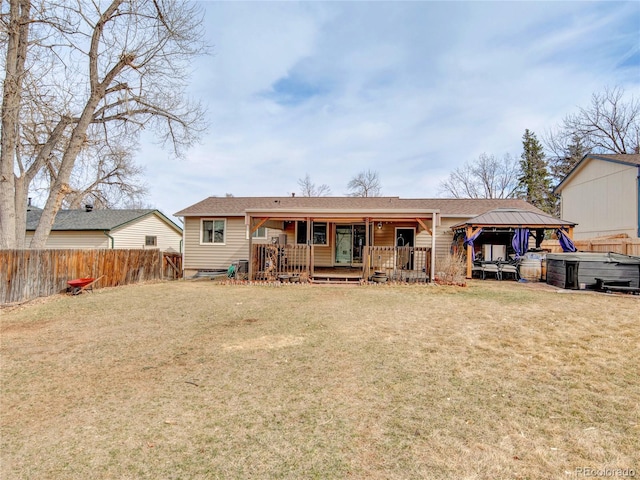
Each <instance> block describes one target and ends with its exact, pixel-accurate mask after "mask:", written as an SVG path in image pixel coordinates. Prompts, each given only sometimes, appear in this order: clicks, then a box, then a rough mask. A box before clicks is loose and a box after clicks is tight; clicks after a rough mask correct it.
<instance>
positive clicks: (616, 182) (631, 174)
mask: <svg viewBox="0 0 640 480" xmlns="http://www.w3.org/2000/svg"><path fill="white" fill-rule="evenodd" d="M637 175H638V167H634V166H629V165H623V164H620V163H615V162H607V161H594V160H591V161H588V162H586V163H585V165H584V166H583V167H582V168H581V169H580V170H579V171H577V172H575V173H574V176H573V178H571V180H570V182H569V184H568V185H566V186H565V187H564V188H563V190H562V215H561V216H562V218H566V219H569V220H571V221H572V222H576V223H577V224H578V225H576V227H575V229H574V238H575V239H576V240H580V239H585V238H593V237H599V236H606V235H616V234H621V233H625V234H627V235H629V236H630V237H637V235H638V232H637V228H638V226H637V222H638V200H637V199H638V192H637V189H638V186H637V182H638V180H637Z"/></svg>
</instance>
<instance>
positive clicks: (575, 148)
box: [549, 134, 589, 185]
mask: <svg viewBox="0 0 640 480" xmlns="http://www.w3.org/2000/svg"><path fill="white" fill-rule="evenodd" d="M553 153H555V154H556V155H555V156H551V157H550V158H549V171H550V174H551V178H552V181H553V182H554V184H555V185H558V184H559V183H560V182H561V181H562V180H564V177H566V176H567V175H568V174H569V172H570V171H571V170H572V169H573V167H575V166H576V165H577V164H578V162H579V161H580V160H582V158H583V157H584V156H585V155H586V154H587V153H589V149H588V148H587V146H586V145H585V144H584V142H583V140H582V138H581V137H580V136H579V135H577V134H573V135H572V136H571V139H570V140H569V141H568V142H567V144H566V145H563V146H562V148H558V149H554V150H553Z"/></svg>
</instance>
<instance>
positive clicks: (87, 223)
mask: <svg viewBox="0 0 640 480" xmlns="http://www.w3.org/2000/svg"><path fill="white" fill-rule="evenodd" d="M153 213H157V214H158V215H159V216H160V217H161V218H162V219H163V220H165V221H166V222H168V223H169V224H170V225H171V226H172V227H173V228H175V229H177V230H182V229H181V228H180V227H179V226H178V225H176V224H175V223H174V222H172V221H171V220H169V219H168V218H167V217H166V216H165V215H164V214H163V213H162V212H160V211H159V210H154V209H128V210H92V211H90V212H87V211H86V210H60V211H59V212H58V214H57V215H56V220H55V222H54V223H53V227H52V230H54V231H60V230H113V229H115V228H118V227H120V226H122V225H124V224H126V223H129V222H132V221H134V220H138V219H140V218H142V217H145V216H147V215H151V214H153ZM41 214H42V210H41V209H39V208H31V209H30V210H29V211H28V212H27V231H30V230H35V229H36V227H37V226H38V222H39V220H40V215H41Z"/></svg>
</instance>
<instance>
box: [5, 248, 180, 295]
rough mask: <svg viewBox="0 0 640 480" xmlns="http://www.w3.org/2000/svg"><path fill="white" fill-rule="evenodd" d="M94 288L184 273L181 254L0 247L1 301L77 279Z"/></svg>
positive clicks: (47, 291) (53, 290) (50, 291)
mask: <svg viewBox="0 0 640 480" xmlns="http://www.w3.org/2000/svg"><path fill="white" fill-rule="evenodd" d="M101 276H102V278H101V279H100V280H99V281H98V282H96V283H95V285H94V286H95V288H101V287H114V286H118V285H127V284H131V283H137V282H143V281H148V280H160V279H176V278H180V277H181V276H182V258H181V255H180V254H170V253H163V252H161V251H159V250H106V249H93V250H0V304H5V303H14V302H24V301H28V300H32V299H34V298H37V297H45V296H48V295H54V294H57V293H61V292H64V291H66V289H67V286H68V285H67V282H68V281H69V280H73V279H75V278H88V277H90V278H98V277H101Z"/></svg>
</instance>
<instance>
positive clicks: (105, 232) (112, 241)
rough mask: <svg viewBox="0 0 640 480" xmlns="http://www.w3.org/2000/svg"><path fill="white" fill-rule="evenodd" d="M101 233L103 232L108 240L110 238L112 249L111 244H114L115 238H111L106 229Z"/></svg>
mask: <svg viewBox="0 0 640 480" xmlns="http://www.w3.org/2000/svg"><path fill="white" fill-rule="evenodd" d="M102 233H104V234H105V235H106V236H107V238H109V240H111V249H112V250H113V249H114V246H113V245H114V243H115V241H116V239H115V238H113V237H112V236H111V235H109V234H108V233H107V231H106V230H105V231H104V232H102Z"/></svg>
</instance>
